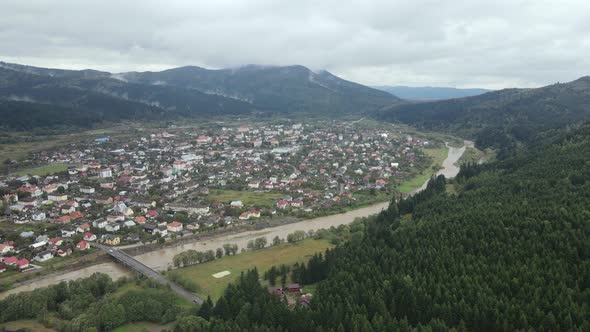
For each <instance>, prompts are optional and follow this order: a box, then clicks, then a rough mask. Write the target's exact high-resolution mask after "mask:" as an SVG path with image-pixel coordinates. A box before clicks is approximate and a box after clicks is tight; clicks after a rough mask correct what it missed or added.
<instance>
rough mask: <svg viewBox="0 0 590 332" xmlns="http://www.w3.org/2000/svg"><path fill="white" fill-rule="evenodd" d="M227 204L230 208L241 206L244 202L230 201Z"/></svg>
mask: <svg viewBox="0 0 590 332" xmlns="http://www.w3.org/2000/svg"><path fill="white" fill-rule="evenodd" d="M229 206H230V207H232V208H242V207H243V206H244V203H242V201H232V202H231V203H230V204H229Z"/></svg>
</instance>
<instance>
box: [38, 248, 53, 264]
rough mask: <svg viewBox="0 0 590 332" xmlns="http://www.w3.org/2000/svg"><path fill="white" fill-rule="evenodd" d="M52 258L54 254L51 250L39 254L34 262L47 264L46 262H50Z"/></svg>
mask: <svg viewBox="0 0 590 332" xmlns="http://www.w3.org/2000/svg"><path fill="white" fill-rule="evenodd" d="M52 258H53V253H52V252H51V250H45V251H42V252H40V253H38V254H37V255H35V257H34V258H33V260H36V261H37V262H45V261H47V260H50V259H52Z"/></svg>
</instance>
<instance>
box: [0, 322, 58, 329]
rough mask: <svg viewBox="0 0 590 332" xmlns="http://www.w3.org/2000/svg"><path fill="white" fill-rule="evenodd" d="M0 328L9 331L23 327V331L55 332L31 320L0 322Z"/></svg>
mask: <svg viewBox="0 0 590 332" xmlns="http://www.w3.org/2000/svg"><path fill="white" fill-rule="evenodd" d="M0 329H7V330H9V331H15V330H18V329H23V330H25V331H36V332H55V330H54V329H49V328H46V327H45V326H43V325H41V323H39V322H37V321H35V320H32V319H27V320H16V321H13V322H6V323H3V324H0Z"/></svg>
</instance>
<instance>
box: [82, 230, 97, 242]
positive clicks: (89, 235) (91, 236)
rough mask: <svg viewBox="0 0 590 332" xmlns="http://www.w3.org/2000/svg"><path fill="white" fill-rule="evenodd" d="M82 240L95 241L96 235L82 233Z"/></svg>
mask: <svg viewBox="0 0 590 332" xmlns="http://www.w3.org/2000/svg"><path fill="white" fill-rule="evenodd" d="M83 239H84V240H85V241H95V240H96V235H94V234H92V233H88V232H87V233H84V236H83Z"/></svg>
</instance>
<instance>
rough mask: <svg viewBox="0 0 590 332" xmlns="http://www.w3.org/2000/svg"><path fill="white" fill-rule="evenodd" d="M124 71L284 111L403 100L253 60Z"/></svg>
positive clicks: (353, 109) (358, 107) (331, 110)
mask: <svg viewBox="0 0 590 332" xmlns="http://www.w3.org/2000/svg"><path fill="white" fill-rule="evenodd" d="M120 76H121V77H122V78H123V79H125V80H128V81H129V82H136V83H142V84H158V85H165V86H176V87H187V88H190V89H194V90H198V91H201V92H205V93H208V94H217V95H221V96H225V97H229V98H235V99H239V100H244V101H248V102H250V103H252V104H253V105H256V106H257V107H258V108H260V109H262V110H265V111H273V112H278V113H298V112H305V113H311V114H316V115H326V114H329V115H339V114H343V113H356V114H358V113H362V112H366V111H374V110H377V109H379V108H381V107H384V106H388V105H391V104H393V103H397V102H399V98H397V97H395V96H393V95H391V94H389V93H387V92H384V91H381V90H377V89H373V88H370V87H367V86H364V85H361V84H357V83H354V82H350V81H346V80H343V79H341V78H339V77H337V76H335V75H333V74H331V73H329V72H327V71H319V72H314V71H312V70H310V69H309V68H306V67H304V66H257V65H249V66H244V67H239V68H230V69H219V70H211V69H205V68H200V67H194V66H187V67H180V68H174V69H169V70H164V71H161V72H139V73H138V72H131V73H122V74H120Z"/></svg>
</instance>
